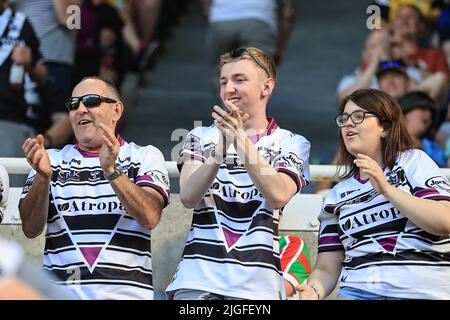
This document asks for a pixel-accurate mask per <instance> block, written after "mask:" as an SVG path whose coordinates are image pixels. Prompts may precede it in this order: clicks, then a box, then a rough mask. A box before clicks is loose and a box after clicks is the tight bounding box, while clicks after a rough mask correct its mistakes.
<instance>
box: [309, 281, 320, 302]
mask: <svg viewBox="0 0 450 320" xmlns="http://www.w3.org/2000/svg"><path fill="white" fill-rule="evenodd" d="M306 285H307V286H308V287H310V288H312V289H313V290H314V292H315V293H316V294H317V300H320V294H319V288H318V287H317V285H316V284H315V283H314V282H311V283H309V282H308V283H306Z"/></svg>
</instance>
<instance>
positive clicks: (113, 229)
mask: <svg viewBox="0 0 450 320" xmlns="http://www.w3.org/2000/svg"><path fill="white" fill-rule="evenodd" d="M67 107H68V109H69V110H70V111H69V116H70V122H71V124H72V127H73V129H74V132H75V136H76V139H77V141H78V144H76V145H72V144H70V145H66V146H65V147H64V148H63V149H62V150H54V149H51V150H48V151H47V150H46V149H45V148H44V146H43V137H42V136H38V137H37V138H35V139H27V140H26V141H25V142H24V144H23V151H24V153H25V156H26V158H27V161H28V162H29V163H30V165H31V167H32V168H33V170H32V171H31V172H30V174H29V177H28V179H27V181H26V183H25V186H24V189H23V193H22V198H21V200H20V203H19V211H20V216H21V218H22V230H23V231H24V233H25V235H26V236H27V237H28V238H34V237H37V236H38V235H39V234H41V233H42V232H43V231H44V229H45V227H46V226H47V228H46V246H45V252H44V268H45V269H47V270H49V271H51V272H52V274H54V275H55V276H56V277H57V278H58V283H59V284H62V285H66V286H67V288H68V289H69V290H71V291H74V292H75V293H76V294H77V295H78V296H79V297H80V298H83V299H153V286H152V264H151V253H150V239H151V234H150V230H151V229H153V228H154V227H155V226H156V225H157V224H158V222H159V219H160V216H161V211H162V209H163V208H164V207H165V206H166V205H167V204H168V202H169V178H168V175H167V169H166V167H165V162H164V158H163V156H162V154H161V152H160V151H159V150H158V149H156V148H155V147H153V146H145V147H140V146H136V145H135V144H134V143H126V142H125V141H123V139H122V138H121V137H120V136H119V135H116V131H115V130H116V126H117V122H118V121H119V119H120V117H121V116H122V113H123V108H124V105H123V103H122V102H121V101H120V96H119V93H118V92H117V89H116V88H115V87H114V86H112V85H111V84H109V83H107V82H105V81H103V80H100V79H99V78H87V79H84V80H83V81H82V82H80V83H79V84H78V85H77V86H76V87H75V88H74V90H73V96H72V97H71V98H70V99H69V101H68V103H67Z"/></svg>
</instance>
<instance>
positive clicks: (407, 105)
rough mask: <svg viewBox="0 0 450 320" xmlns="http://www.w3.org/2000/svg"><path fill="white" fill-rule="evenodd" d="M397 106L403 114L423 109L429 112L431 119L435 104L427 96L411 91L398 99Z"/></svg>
mask: <svg viewBox="0 0 450 320" xmlns="http://www.w3.org/2000/svg"><path fill="white" fill-rule="evenodd" d="M398 104H399V105H400V107H401V108H402V110H403V113H407V112H408V111H411V110H412V109H414V108H423V109H428V110H430V111H431V113H432V115H433V117H434V116H435V114H436V104H435V103H434V101H433V99H431V98H430V96H429V95H428V94H426V93H425V92H421V91H411V92H408V93H406V94H404V95H403V96H401V97H400V98H398Z"/></svg>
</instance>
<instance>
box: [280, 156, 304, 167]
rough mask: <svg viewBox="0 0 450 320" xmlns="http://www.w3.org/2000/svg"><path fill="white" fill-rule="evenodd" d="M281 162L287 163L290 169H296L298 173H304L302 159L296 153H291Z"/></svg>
mask: <svg viewBox="0 0 450 320" xmlns="http://www.w3.org/2000/svg"><path fill="white" fill-rule="evenodd" d="M281 161H282V162H284V163H286V164H287V165H288V166H289V167H294V168H295V169H296V170H297V172H303V160H302V159H300V158H299V157H298V156H297V155H296V154H295V153H293V152H289V153H288V154H287V155H285V156H284V157H283V158H281Z"/></svg>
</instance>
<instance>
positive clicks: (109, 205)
mask: <svg viewBox="0 0 450 320" xmlns="http://www.w3.org/2000/svg"><path fill="white" fill-rule="evenodd" d="M56 207H57V208H58V211H60V212H64V213H69V212H82V211H93V210H95V211H103V212H115V211H117V210H121V211H125V208H124V207H123V206H122V203H120V201H100V202H94V201H92V202H89V201H86V200H73V201H69V202H63V203H59V204H58V205H57V206H56Z"/></svg>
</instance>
